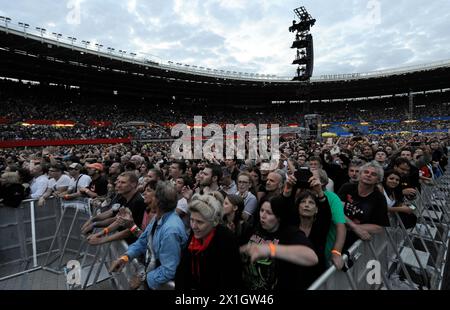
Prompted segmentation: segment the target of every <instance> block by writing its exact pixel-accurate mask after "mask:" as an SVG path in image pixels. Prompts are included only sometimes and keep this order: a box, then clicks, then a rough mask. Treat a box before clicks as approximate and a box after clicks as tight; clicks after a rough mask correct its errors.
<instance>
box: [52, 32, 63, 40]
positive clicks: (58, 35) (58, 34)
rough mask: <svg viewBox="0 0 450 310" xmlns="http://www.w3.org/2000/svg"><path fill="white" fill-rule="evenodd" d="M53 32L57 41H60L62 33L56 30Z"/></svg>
mask: <svg viewBox="0 0 450 310" xmlns="http://www.w3.org/2000/svg"><path fill="white" fill-rule="evenodd" d="M52 34H53V35H54V36H55V38H56V41H58V42H59V38H61V37H62V34H61V33H56V32H52Z"/></svg>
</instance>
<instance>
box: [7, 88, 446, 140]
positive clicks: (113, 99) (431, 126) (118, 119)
mask: <svg viewBox="0 0 450 310" xmlns="http://www.w3.org/2000/svg"><path fill="white" fill-rule="evenodd" d="M446 96H447V94H446V93H444V94H441V95H427V96H426V95H420V96H419V95H417V96H416V97H415V106H416V108H415V112H414V115H413V118H417V119H418V121H417V122H415V123H408V124H407V123H405V122H404V121H405V120H409V119H410V116H409V104H408V100H407V97H401V98H393V99H389V100H388V99H386V100H385V99H373V100H360V101H354V102H333V103H329V102H322V103H313V104H311V110H310V113H316V114H319V115H321V117H322V123H324V124H328V125H332V124H334V123H337V122H349V121H353V122H357V123H358V124H357V125H355V126H350V127H348V126H347V127H346V126H343V129H344V130H347V131H349V132H352V129H356V130H359V129H364V128H359V129H358V127H360V123H362V122H367V123H368V125H365V128H366V129H367V130H368V131H369V132H371V131H405V130H406V131H409V130H411V129H414V130H436V129H438V130H448V129H450V121H448V120H435V121H426V120H423V118H424V117H435V116H448V115H449V113H448V112H449V108H450V106H449V105H448V103H447V102H446V101H445V100H446V99H447V97H446ZM247 108H248V110H245V111H236V110H233V109H229V108H227V107H214V108H211V107H208V106H206V105H196V106H192V105H184V104H174V103H166V104H164V105H162V104H161V106H160V105H159V104H158V103H154V102H147V101H145V102H144V101H143V102H141V101H139V100H137V101H136V99H129V98H122V97H118V96H114V95H111V96H106V95H104V96H102V97H99V98H97V97H95V96H92V95H90V96H87V95H84V94H83V93H81V92H80V91H79V90H77V89H71V90H66V89H63V88H58V87H55V86H52V87H49V86H48V87H44V86H32V85H23V84H22V83H16V82H8V81H1V82H0V140H61V139H98V138H101V139H105V138H106V139H110V138H128V137H132V138H133V139H134V140H155V139H168V138H171V124H177V123H182V124H192V123H193V120H194V116H196V115H201V116H203V123H204V124H208V123H214V124H227V123H229V122H230V120H233V124H239V123H242V124H249V123H255V124H279V125H280V126H281V127H286V126H289V125H291V124H298V125H300V126H302V127H305V121H304V115H305V113H304V112H302V111H301V109H299V106H298V105H295V104H291V105H273V106H270V107H268V108H254V109H252V108H251V107H247ZM211 109H214V111H215V112H216V113H208V111H209V110H211ZM414 116H416V117H414ZM28 120H53V121H56V120H63V121H71V122H73V123H74V126H73V127H55V126H51V125H31V126H23V124H22V123H23V122H26V121H28ZM377 120H395V121H396V122H389V123H384V124H378V123H375V122H376V121H377ZM92 121H95V122H98V123H102V122H107V123H108V125H106V126H103V127H98V126H96V125H93V124H92ZM353 127H354V128H353ZM327 129H328V127H325V128H324V131H326V130H327Z"/></svg>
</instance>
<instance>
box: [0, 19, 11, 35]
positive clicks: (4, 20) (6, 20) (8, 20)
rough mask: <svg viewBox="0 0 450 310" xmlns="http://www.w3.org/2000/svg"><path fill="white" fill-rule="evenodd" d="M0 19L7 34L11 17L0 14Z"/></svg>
mask: <svg viewBox="0 0 450 310" xmlns="http://www.w3.org/2000/svg"><path fill="white" fill-rule="evenodd" d="M0 20H1V21H2V22H4V23H5V28H6V34H8V33H9V31H8V24H9V23H10V22H11V18H9V17H6V16H0Z"/></svg>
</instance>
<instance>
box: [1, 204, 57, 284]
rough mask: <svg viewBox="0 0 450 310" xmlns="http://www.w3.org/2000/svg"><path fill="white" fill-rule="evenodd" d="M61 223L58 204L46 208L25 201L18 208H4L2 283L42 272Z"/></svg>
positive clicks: (2, 217)
mask: <svg viewBox="0 0 450 310" xmlns="http://www.w3.org/2000/svg"><path fill="white" fill-rule="evenodd" d="M57 221H58V208H57V202H56V201H55V200H54V199H50V200H48V201H47V206H46V207H45V208H39V207H37V200H33V199H30V200H24V201H23V202H22V203H21V205H20V206H19V207H18V208H9V207H2V208H0V281H3V280H6V279H10V278H13V277H16V276H20V275H22V274H25V273H28V272H32V271H35V270H39V269H41V266H40V264H39V259H40V258H41V257H42V256H43V255H45V254H46V253H47V251H48V246H49V242H50V240H51V239H52V237H53V234H54V232H55V228H56V223H57Z"/></svg>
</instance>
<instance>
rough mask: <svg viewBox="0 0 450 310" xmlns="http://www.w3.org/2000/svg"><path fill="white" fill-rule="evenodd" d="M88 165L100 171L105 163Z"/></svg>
mask: <svg viewBox="0 0 450 310" xmlns="http://www.w3.org/2000/svg"><path fill="white" fill-rule="evenodd" d="M86 167H87V168H91V169H95V170H98V171H100V172H102V171H103V165H102V164H100V163H94V164H90V165H87V166H86Z"/></svg>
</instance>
